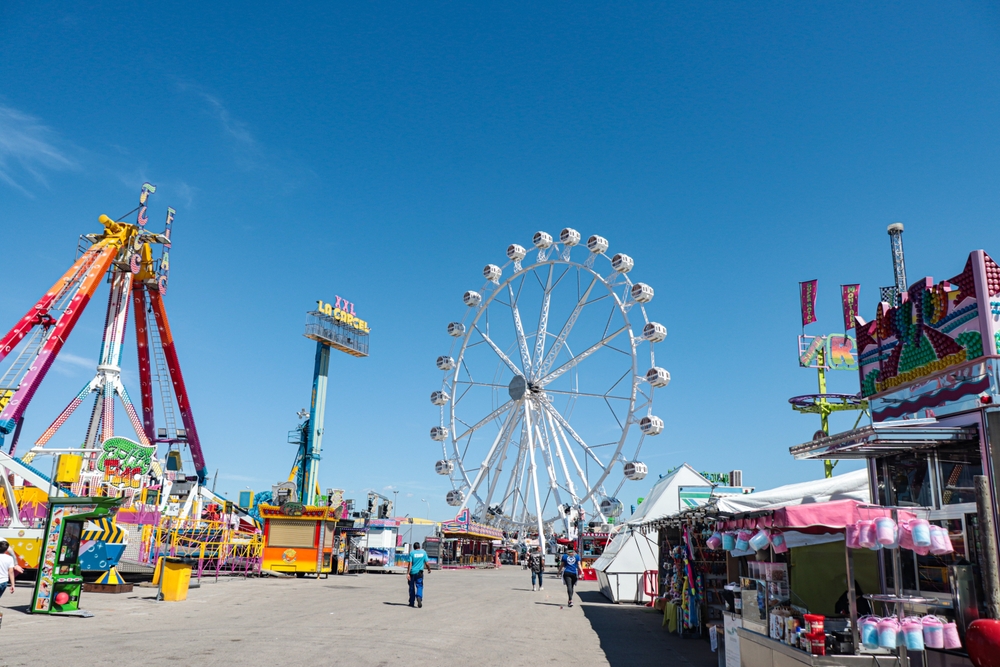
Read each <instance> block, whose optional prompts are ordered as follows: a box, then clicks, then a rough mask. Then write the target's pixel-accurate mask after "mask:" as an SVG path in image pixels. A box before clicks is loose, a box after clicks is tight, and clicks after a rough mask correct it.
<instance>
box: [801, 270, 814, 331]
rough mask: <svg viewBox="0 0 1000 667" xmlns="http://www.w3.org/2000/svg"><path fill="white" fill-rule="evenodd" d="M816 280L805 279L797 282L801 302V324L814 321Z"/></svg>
mask: <svg viewBox="0 0 1000 667" xmlns="http://www.w3.org/2000/svg"><path fill="white" fill-rule="evenodd" d="M816 282H817V281H815V280H807V281H805V282H804V283H799V299H800V301H801V304H802V326H805V325H807V324H812V323H813V322H815V321H816Z"/></svg>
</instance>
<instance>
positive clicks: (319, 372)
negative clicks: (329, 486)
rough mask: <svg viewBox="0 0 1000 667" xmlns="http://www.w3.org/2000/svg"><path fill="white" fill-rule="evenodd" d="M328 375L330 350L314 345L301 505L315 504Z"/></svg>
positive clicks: (324, 346) (321, 344)
mask: <svg viewBox="0 0 1000 667" xmlns="http://www.w3.org/2000/svg"><path fill="white" fill-rule="evenodd" d="M329 374H330V348H329V347H328V346H326V345H324V344H323V343H321V342H318V341H317V343H316V365H315V368H314V369H313V391H312V401H310V405H309V442H308V443H307V444H306V450H305V456H304V457H303V458H302V489H300V491H299V497H300V502H301V503H302V504H303V505H314V504H315V503H316V491H315V489H316V482H317V481H318V479H319V460H320V452H321V451H322V449H323V423H324V421H325V420H326V385H327V378H328V376H329Z"/></svg>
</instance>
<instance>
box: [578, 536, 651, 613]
mask: <svg viewBox="0 0 1000 667" xmlns="http://www.w3.org/2000/svg"><path fill="white" fill-rule="evenodd" d="M656 539H657V534H656V533H651V534H649V535H645V534H643V533H641V532H639V531H638V530H637V529H636V528H633V527H631V526H625V527H624V528H623V529H622V531H621V532H620V533H618V534H617V535H616V536H615V538H614V539H613V540H611V544H609V545H608V547H607V548H606V549H605V550H604V553H603V554H601V557H600V558H598V559H597V560H596V561H595V562H594V569H595V570H597V581H598V583H599V584H600V586H601V592H602V593H604V595H605V596H606V597H607V598H608V599H609V600H611V601H612V602H635V603H641V602H646V601H648V600H649V596H647V595H646V594H645V592H644V590H643V581H642V577H643V574H644V573H645V572H647V571H649V570H652V571H654V572H655V571H656V569H657V561H658V559H659V553H660V549H659V545H658V544H657V543H656Z"/></svg>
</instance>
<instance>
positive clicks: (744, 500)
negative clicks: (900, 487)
mask: <svg viewBox="0 0 1000 667" xmlns="http://www.w3.org/2000/svg"><path fill="white" fill-rule="evenodd" d="M830 500H857V501H858V502H862V503H869V502H871V492H870V491H869V490H868V471H867V470H864V469H862V470H856V471H854V472H848V473H844V474H843V475H837V476H836V477H831V478H829V479H818V480H816V481H813V482H800V483H798V484H788V485H787V486H779V487H777V488H775V489H770V490H767V491H761V492H759V493H748V494H746V495H742V496H724V497H720V498H719V499H718V500H716V508H717V509H718V511H719V512H720V513H727V514H738V513H740V512H754V511H756V510H760V509H765V508H766V509H777V508H779V507H788V506H789V505H804V504H807V503H825V502H827V501H830Z"/></svg>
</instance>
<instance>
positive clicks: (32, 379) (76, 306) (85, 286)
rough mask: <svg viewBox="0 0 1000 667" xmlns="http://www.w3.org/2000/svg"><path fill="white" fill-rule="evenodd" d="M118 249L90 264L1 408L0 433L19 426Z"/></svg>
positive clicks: (109, 248)
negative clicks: (71, 297)
mask: <svg viewBox="0 0 1000 667" xmlns="http://www.w3.org/2000/svg"><path fill="white" fill-rule="evenodd" d="M117 253H118V247H117V246H114V245H108V246H105V247H103V248H102V249H101V250H100V251H98V252H97V256H96V258H95V259H94V260H93V263H92V264H91V265H90V266H89V267H88V268H87V273H86V275H84V277H83V280H82V281H80V286H79V287H78V288H77V290H76V294H74V295H73V299H72V300H71V301H70V304H69V306H68V307H67V308H66V310H65V311H63V314H62V316H61V317H60V318H59V320H58V321H57V322H56V324H55V326H54V327H53V329H52V333H50V334H49V338H48V340H46V341H45V344H44V345H43V346H42V349H41V350H40V351H39V352H38V356H37V357H36V358H35V361H34V362H33V363H32V365H31V369H30V370H28V372H27V373H25V375H24V377H23V378H22V379H21V385H20V386H19V387H18V388H17V391H16V392H14V395H13V396H12V397H11V399H10V401H9V402H8V403H7V405H6V407H4V409H3V412H0V433H3V434H5V435H6V434H9V433H11V432H12V431H13V430H14V428H15V427H16V426H17V421H18V420H19V419H20V418H21V416H22V415H24V411H25V409H26V408H27V407H28V403H30V402H31V398H32V397H33V396H34V395H35V392H36V391H37V390H38V386H39V385H40V384H41V383H42V380H43V379H45V374H46V373H48V372H49V368H51V367H52V363H53V362H54V361H55V360H56V356H57V355H58V354H59V351H60V350H61V349H62V346H63V344H64V343H65V342H66V339H67V338H69V335H70V333H72V332H73V327H74V326H76V323H77V321H78V320H79V319H80V315H82V314H83V311H84V309H85V308H86V307H87V304H88V303H90V298H91V297H92V296H94V292H95V291H96V290H97V286H98V285H100V283H101V279H102V278H103V277H104V274H105V273H107V271H108V268H109V267H110V266H111V261H112V260H113V259H114V258H115V255H116V254H117Z"/></svg>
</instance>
